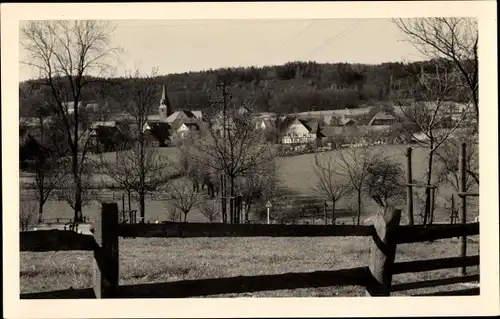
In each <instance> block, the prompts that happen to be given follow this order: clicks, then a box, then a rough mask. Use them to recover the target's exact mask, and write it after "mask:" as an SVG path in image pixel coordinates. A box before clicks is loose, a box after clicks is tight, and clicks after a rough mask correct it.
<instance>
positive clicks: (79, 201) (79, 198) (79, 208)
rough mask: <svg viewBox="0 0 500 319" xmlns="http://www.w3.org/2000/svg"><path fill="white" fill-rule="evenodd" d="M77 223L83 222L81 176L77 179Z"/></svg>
mask: <svg viewBox="0 0 500 319" xmlns="http://www.w3.org/2000/svg"><path fill="white" fill-rule="evenodd" d="M75 179H76V181H75V186H76V187H75V216H74V217H75V222H81V221H82V182H81V181H80V178H79V176H76V177H75Z"/></svg>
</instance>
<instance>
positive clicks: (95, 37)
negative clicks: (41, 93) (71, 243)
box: [20, 20, 118, 221]
mask: <svg viewBox="0 0 500 319" xmlns="http://www.w3.org/2000/svg"><path fill="white" fill-rule="evenodd" d="M112 31H113V30H112V28H111V27H110V24H109V23H108V22H105V21H95V20H77V21H69V20H52V21H30V22H28V23H26V24H23V25H22V26H21V30H20V33H21V47H22V49H23V50H24V51H25V52H26V59H25V60H24V61H22V63H24V64H26V65H29V66H31V67H33V68H35V69H36V70H38V72H39V78H40V81H39V82H40V83H41V84H43V85H46V86H48V87H49V88H50V92H51V97H52V99H53V102H54V106H55V107H54V109H55V111H56V112H57V115H58V117H59V118H60V120H61V122H62V124H63V125H62V130H63V134H64V136H65V139H66V140H67V143H68V151H69V154H70V157H71V163H72V167H71V173H72V176H73V184H74V187H72V188H71V189H73V190H74V194H73V196H74V200H73V201H72V202H73V203H74V205H73V206H74V218H75V221H79V220H82V212H81V210H82V178H81V171H82V166H83V165H84V164H85V159H86V154H87V150H88V143H87V140H88V139H86V138H85V136H84V134H82V133H83V132H85V128H84V127H82V123H81V118H80V116H79V115H80V110H79V107H80V106H81V105H82V102H83V101H82V92H83V90H84V89H85V87H86V85H87V84H88V83H89V81H90V78H89V77H88V75H90V74H92V75H95V76H99V75H101V74H102V73H103V72H104V71H105V70H106V69H108V68H109V66H110V61H111V59H112V58H114V57H115V54H116V53H117V52H118V50H117V49H116V48H113V47H112V46H111V43H110V35H111V33H112ZM67 102H71V103H72V104H73V111H71V110H70V108H69V107H68V106H69V103H67Z"/></svg>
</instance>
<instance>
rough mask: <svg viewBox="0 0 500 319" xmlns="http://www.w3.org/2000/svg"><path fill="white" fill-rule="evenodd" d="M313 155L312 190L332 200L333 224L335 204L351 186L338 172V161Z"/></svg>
mask: <svg viewBox="0 0 500 319" xmlns="http://www.w3.org/2000/svg"><path fill="white" fill-rule="evenodd" d="M321 157H323V158H322V159H320V157H319V156H317V155H316V156H315V163H314V164H315V166H314V174H315V175H316V184H315V186H314V190H315V191H316V192H317V193H318V195H321V196H323V197H326V198H327V199H328V200H330V201H331V202H332V220H333V223H334V224H335V205H336V203H337V202H338V201H339V200H340V199H341V198H343V197H344V196H346V195H348V194H350V193H352V191H353V188H352V186H351V185H350V184H349V183H346V182H345V179H344V178H343V176H342V175H341V174H339V172H340V166H339V164H338V162H337V161H336V160H335V159H334V158H333V157H332V156H321Z"/></svg>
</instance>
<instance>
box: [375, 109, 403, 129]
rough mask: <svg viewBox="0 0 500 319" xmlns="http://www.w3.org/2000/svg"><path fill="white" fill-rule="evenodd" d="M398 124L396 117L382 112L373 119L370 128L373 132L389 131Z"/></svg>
mask: <svg viewBox="0 0 500 319" xmlns="http://www.w3.org/2000/svg"><path fill="white" fill-rule="evenodd" d="M396 123H397V119H396V117H395V116H394V115H392V114H390V113H387V112H384V111H380V112H377V113H376V114H375V115H374V116H373V117H372V119H371V120H370V122H369V123H368V126H369V127H370V129H373V130H388V129H390V128H391V127H392V126H393V125H394V124H396Z"/></svg>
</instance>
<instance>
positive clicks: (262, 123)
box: [20, 85, 463, 151]
mask: <svg viewBox="0 0 500 319" xmlns="http://www.w3.org/2000/svg"><path fill="white" fill-rule="evenodd" d="M159 102H160V103H159V107H158V114H152V115H148V116H147V120H146V122H145V123H144V126H143V127H142V131H143V132H146V133H147V134H146V139H147V142H148V144H149V145H150V146H152V147H166V146H169V145H172V143H174V142H175V141H178V140H182V139H184V138H185V137H187V136H189V135H191V136H192V135H193V134H194V135H196V134H200V133H202V132H203V131H205V130H208V129H212V130H219V131H221V132H222V129H223V126H224V125H225V126H226V128H230V127H232V126H234V125H237V123H234V120H233V119H236V118H238V116H231V115H232V114H233V113H234V114H233V115H239V116H242V115H245V116H248V117H249V118H251V123H252V125H253V127H254V128H255V129H260V130H263V131H268V132H271V131H272V132H275V133H276V135H277V140H275V142H277V143H280V144H307V143H319V142H321V141H324V140H325V139H329V138H335V137H339V136H343V135H347V134H350V135H353V134H354V135H356V134H357V135H363V134H369V133H370V132H376V131H378V132H381V131H387V130H390V129H391V127H393V126H394V124H396V123H397V122H398V121H399V120H400V119H401V118H402V117H403V113H404V108H398V107H395V108H393V112H387V111H386V110H380V111H379V112H376V113H375V114H373V115H372V116H371V117H369V118H367V116H368V115H369V114H370V112H371V110H372V108H373V107H362V108H356V109H347V108H345V109H340V110H325V111H311V112H304V113H295V114H287V115H281V116H277V115H276V114H274V113H270V112H267V113H256V112H252V111H251V110H250V109H248V108H246V107H244V106H242V107H239V108H237V109H231V110H226V118H225V119H223V114H222V110H221V111H218V112H216V113H215V115H214V116H212V118H210V119H207V118H206V116H205V115H204V114H203V113H202V111H201V110H187V109H178V110H174V108H173V105H172V103H171V102H170V99H169V97H168V92H167V87H166V85H163V88H162V95H161V98H160V101H159ZM452 104H453V103H452ZM455 104H456V103H455ZM455 104H453V105H451V104H450V105H447V107H446V108H444V109H446V110H448V111H449V112H451V113H450V114H451V116H452V117H453V118H455V117H457V116H458V115H457V114H461V111H462V109H463V106H461V105H455ZM82 106H83V107H84V109H85V110H91V111H94V112H98V111H99V110H100V109H99V104H98V103H96V102H95V101H90V102H89V103H84V102H81V103H80V107H82ZM67 107H68V113H69V114H72V113H73V112H74V105H73V104H72V103H67ZM50 121H51V119H50V118H45V119H44V123H43V125H44V126H45V125H48V124H50ZM134 125H135V124H134V123H133V119H132V118H131V116H130V115H129V114H126V113H116V114H113V115H112V116H110V119H109V120H106V121H95V122H93V123H91V124H90V126H89V128H88V129H87V130H86V132H84V134H86V135H87V136H88V137H89V138H90V142H89V144H90V145H91V147H93V148H94V149H97V150H98V151H99V150H101V151H104V150H108V149H109V148H111V149H113V147H114V146H113V145H115V146H116V145H117V144H123V143H126V139H127V136H130V132H133V131H136V130H137V128H135V127H134ZM39 126H40V121H39V119H37V118H21V119H20V137H21V139H23V136H25V135H30V136H32V137H34V138H35V139H36V138H37V137H38V136H39V135H40V134H39Z"/></svg>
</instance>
